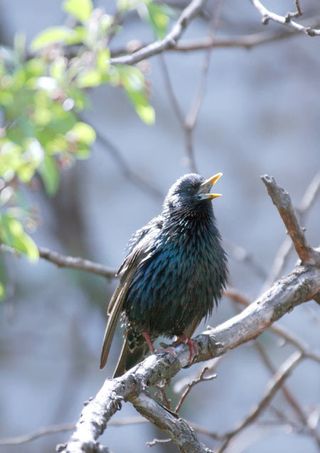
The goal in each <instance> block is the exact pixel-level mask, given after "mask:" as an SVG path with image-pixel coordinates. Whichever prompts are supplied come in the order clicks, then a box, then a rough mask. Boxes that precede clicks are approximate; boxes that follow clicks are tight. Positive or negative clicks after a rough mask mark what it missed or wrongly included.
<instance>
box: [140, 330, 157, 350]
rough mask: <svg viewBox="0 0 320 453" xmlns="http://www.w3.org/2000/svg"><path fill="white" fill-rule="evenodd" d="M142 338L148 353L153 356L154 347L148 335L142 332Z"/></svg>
mask: <svg viewBox="0 0 320 453" xmlns="http://www.w3.org/2000/svg"><path fill="white" fill-rule="evenodd" d="M142 335H143V338H144V339H145V340H146V343H147V345H148V348H149V351H150V352H151V353H152V354H154V347H153V344H152V341H151V338H150V335H149V333H148V332H146V331H144V332H142Z"/></svg>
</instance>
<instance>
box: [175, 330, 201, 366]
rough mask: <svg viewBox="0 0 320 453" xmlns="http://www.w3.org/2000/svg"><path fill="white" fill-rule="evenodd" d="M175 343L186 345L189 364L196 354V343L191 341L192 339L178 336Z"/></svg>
mask: <svg viewBox="0 0 320 453" xmlns="http://www.w3.org/2000/svg"><path fill="white" fill-rule="evenodd" d="M177 343H184V344H187V345H188V348H189V364H190V365H191V363H192V362H193V359H194V358H195V356H196V355H197V353H198V346H197V343H196V342H195V341H194V340H192V338H188V337H187V336H186V335H180V336H179V337H178V339H177Z"/></svg>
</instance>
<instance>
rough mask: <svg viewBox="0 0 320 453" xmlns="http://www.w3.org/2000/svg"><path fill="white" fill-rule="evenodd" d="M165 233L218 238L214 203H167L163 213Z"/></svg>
mask: <svg viewBox="0 0 320 453" xmlns="http://www.w3.org/2000/svg"><path fill="white" fill-rule="evenodd" d="M162 215H163V219H164V223H163V231H167V232H168V233H171V234H186V233H191V234H194V233H203V234H206V233H213V234H216V235H217V236H218V237H219V236H220V235H219V232H218V230H217V228H216V226H215V216H214V213H213V209H212V203H211V202H210V201H209V200H208V201H202V202H199V203H194V204H190V203H181V202H180V203H170V202H169V203H166V204H165V205H164V209H163V212H162Z"/></svg>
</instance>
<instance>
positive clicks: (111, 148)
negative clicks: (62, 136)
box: [81, 115, 164, 200]
mask: <svg viewBox="0 0 320 453" xmlns="http://www.w3.org/2000/svg"><path fill="white" fill-rule="evenodd" d="M81 118H83V120H84V121H85V122H86V123H88V124H90V125H91V126H92V127H93V128H94V129H95V131H96V136H97V141H98V142H100V143H101V145H102V146H103V149H104V150H106V151H107V152H108V153H109V154H110V155H111V157H112V158H113V160H114V162H115V163H116V164H117V165H118V167H119V169H120V170H121V172H122V174H123V175H124V176H125V177H126V178H127V179H128V180H129V181H130V182H131V183H132V184H134V185H135V186H137V187H139V188H140V189H142V190H143V192H144V193H148V194H150V195H151V196H152V198H154V199H156V200H162V199H163V198H164V194H163V193H162V192H161V190H159V189H158V188H157V187H155V186H154V185H153V184H151V182H150V181H148V179H146V178H144V177H143V176H142V175H140V174H139V173H138V172H136V171H134V170H133V169H132V168H131V167H130V165H129V164H128V163H127V161H126V160H125V158H124V157H123V155H122V153H121V151H120V150H119V149H118V148H117V146H116V145H115V144H114V143H113V142H112V141H111V140H109V139H108V138H107V137H106V135H105V134H103V133H101V132H100V131H99V130H97V128H96V126H94V125H93V124H92V123H91V122H90V121H89V120H88V119H87V118H86V117H84V116H83V115H81Z"/></svg>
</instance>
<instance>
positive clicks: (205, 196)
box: [198, 173, 223, 200]
mask: <svg viewBox="0 0 320 453" xmlns="http://www.w3.org/2000/svg"><path fill="white" fill-rule="evenodd" d="M222 175H223V173H217V174H215V175H213V176H211V178H208V179H207V180H206V181H204V182H203V183H202V184H201V186H200V188H199V190H198V195H199V197H200V198H201V200H213V199H214V198H218V197H221V196H222V195H221V193H210V190H211V188H212V186H214V185H215V184H216V183H217V182H218V181H219V179H220V178H221V176H222Z"/></svg>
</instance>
